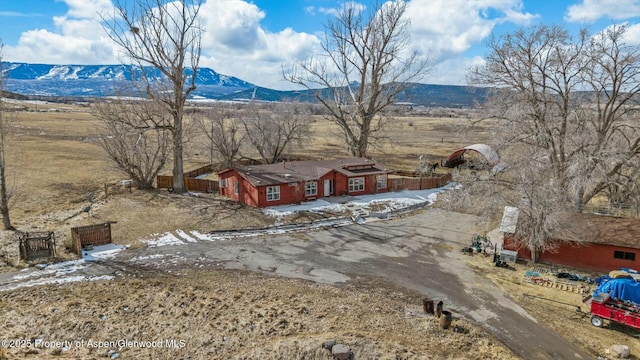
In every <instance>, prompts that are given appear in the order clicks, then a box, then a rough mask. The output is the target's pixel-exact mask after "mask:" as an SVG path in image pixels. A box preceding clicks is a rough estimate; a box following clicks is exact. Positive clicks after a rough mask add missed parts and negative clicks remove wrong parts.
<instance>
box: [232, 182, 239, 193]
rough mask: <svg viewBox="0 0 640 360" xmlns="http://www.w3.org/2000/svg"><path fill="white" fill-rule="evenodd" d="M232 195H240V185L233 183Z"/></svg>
mask: <svg viewBox="0 0 640 360" xmlns="http://www.w3.org/2000/svg"><path fill="white" fill-rule="evenodd" d="M233 193H234V194H236V195H240V185H239V184H238V181H234V182H233Z"/></svg>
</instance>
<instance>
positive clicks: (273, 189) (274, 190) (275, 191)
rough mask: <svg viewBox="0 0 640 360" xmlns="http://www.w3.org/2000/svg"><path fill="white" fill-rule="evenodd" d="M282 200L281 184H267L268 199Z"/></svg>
mask: <svg viewBox="0 0 640 360" xmlns="http://www.w3.org/2000/svg"><path fill="white" fill-rule="evenodd" d="M278 200H280V186H279V185H277V186H267V201H278Z"/></svg>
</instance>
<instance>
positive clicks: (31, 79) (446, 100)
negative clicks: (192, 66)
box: [2, 62, 488, 108]
mask: <svg viewBox="0 0 640 360" xmlns="http://www.w3.org/2000/svg"><path fill="white" fill-rule="evenodd" d="M2 71H3V74H4V76H5V79H6V80H5V83H4V87H5V89H4V90H5V91H8V92H12V93H15V94H20V95H23V96H26V97H29V98H32V99H50V100H55V101H61V100H62V99H64V100H65V101H68V100H73V99H74V98H80V99H86V98H95V97H105V96H113V95H116V93H120V94H121V93H122V92H123V91H124V92H130V91H131V90H130V88H131V86H130V84H131V83H130V79H132V78H133V79H139V78H140V77H141V74H140V70H133V69H132V68H130V67H127V66H124V65H46V64H27V63H12V62H6V63H2ZM145 71H146V72H147V73H149V74H151V75H152V77H154V78H158V79H160V78H161V77H162V76H161V75H160V73H159V72H158V71H157V70H155V69H153V68H145ZM189 73H190V72H189V71H187V74H189ZM196 86H197V88H196V90H195V91H194V92H193V93H192V94H191V98H192V99H210V100H230V101H248V100H258V101H300V102H315V101H316V99H315V93H316V91H315V90H313V91H310V90H289V91H281V90H273V89H268V88H264V87H258V86H255V85H253V84H251V83H249V82H246V81H244V80H241V79H238V78H236V77H233V76H227V75H223V74H220V73H218V72H216V71H215V70H213V69H210V68H200V69H199V70H198V74H197V78H196ZM123 89H124V90H123ZM127 89H129V90H127ZM318 91H321V92H324V93H325V94H324V95H325V96H328V95H329V94H328V92H327V91H326V90H318ZM487 91H488V90H487V89H486V88H476V87H468V86H455V85H431V84H419V83H412V84H410V85H409V86H408V88H407V90H406V91H405V92H403V93H401V94H399V96H398V97H397V99H396V101H398V102H403V103H412V104H415V105H421V106H426V107H446V108H469V107H472V106H473V105H474V104H475V103H477V102H482V101H483V100H484V99H485V97H486V95H487Z"/></svg>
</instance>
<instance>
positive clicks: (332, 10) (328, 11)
mask: <svg viewBox="0 0 640 360" xmlns="http://www.w3.org/2000/svg"><path fill="white" fill-rule="evenodd" d="M349 8H353V9H354V10H355V12H356V13H360V12H363V11H364V10H365V9H366V8H367V7H366V6H364V5H363V4H360V3H357V2H355V1H349V2H344V3H341V4H340V6H339V7H319V8H318V12H320V13H321V14H325V15H333V16H337V15H338V14H340V13H342V12H343V11H344V10H346V9H349Z"/></svg>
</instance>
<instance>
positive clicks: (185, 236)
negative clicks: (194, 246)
mask: <svg viewBox="0 0 640 360" xmlns="http://www.w3.org/2000/svg"><path fill="white" fill-rule="evenodd" d="M176 233H177V234H178V236H180V237H181V238H182V239H184V240H187V242H198V240H196V239H194V238H193V237H191V235H189V234H187V233H186V232H185V231H183V230H176Z"/></svg>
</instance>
